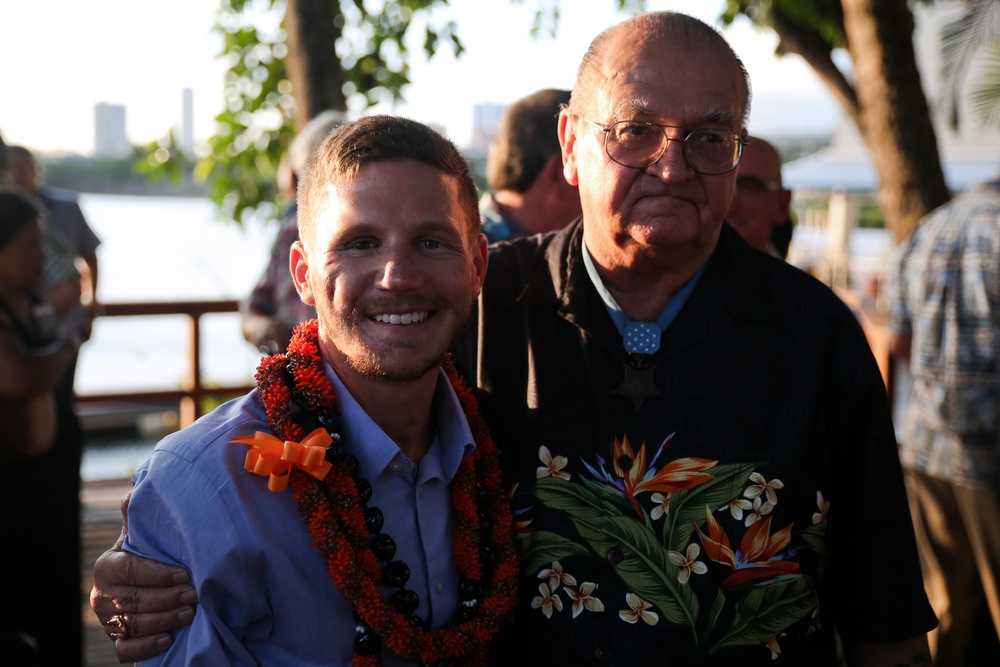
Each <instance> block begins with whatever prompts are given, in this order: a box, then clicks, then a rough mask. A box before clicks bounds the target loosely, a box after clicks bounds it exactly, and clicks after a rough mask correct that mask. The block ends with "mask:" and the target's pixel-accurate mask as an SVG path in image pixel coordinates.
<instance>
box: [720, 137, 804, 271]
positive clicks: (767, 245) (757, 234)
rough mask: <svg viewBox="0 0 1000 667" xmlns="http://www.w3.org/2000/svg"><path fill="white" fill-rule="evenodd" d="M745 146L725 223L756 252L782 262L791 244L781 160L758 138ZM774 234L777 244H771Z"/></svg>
mask: <svg viewBox="0 0 1000 667" xmlns="http://www.w3.org/2000/svg"><path fill="white" fill-rule="evenodd" d="M748 142H749V143H748V144H747V145H746V146H745V147H744V149H743V159H742V161H741V162H740V166H739V167H738V171H737V175H736V196H735V197H733V203H732V204H731V205H730V207H729V213H728V214H727V215H726V222H728V223H729V224H730V225H732V226H733V228H734V229H735V230H736V231H737V232H739V233H740V236H742V237H743V238H744V239H745V240H746V242H747V243H749V244H750V245H751V246H753V247H754V248H756V249H757V250H760V251H762V252H767V253H770V254H772V255H774V256H775V257H778V258H780V259H785V257H787V255H788V245H789V243H791V217H790V214H789V205H790V203H791V201H792V193H791V192H790V191H788V190H786V189H785V187H784V185H782V181H781V156H780V155H779V154H778V151H777V149H776V148H775V147H774V146H772V145H771V144H770V143H768V142H766V141H764V140H763V139H761V138H760V137H749V138H748ZM776 234H777V238H778V239H780V243H779V244H776V243H775V235H776ZM786 236H787V239H786V238H785V237H786Z"/></svg>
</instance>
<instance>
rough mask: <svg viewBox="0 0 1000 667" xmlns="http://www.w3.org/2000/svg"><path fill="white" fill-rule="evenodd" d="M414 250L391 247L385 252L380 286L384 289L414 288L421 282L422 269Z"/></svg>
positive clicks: (379, 281)
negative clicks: (417, 262)
mask: <svg viewBox="0 0 1000 667" xmlns="http://www.w3.org/2000/svg"><path fill="white" fill-rule="evenodd" d="M413 253H414V251H413V250H412V249H405V248H391V249H389V250H388V251H387V252H385V253H384V255H383V256H384V257H385V261H384V262H383V263H382V270H381V272H380V276H379V280H378V286H379V287H380V288H381V289H384V290H393V291H399V290H406V289H412V288H413V287H415V286H417V285H418V284H419V283H420V271H419V269H418V267H417V264H416V262H415V259H416V258H415V257H413Z"/></svg>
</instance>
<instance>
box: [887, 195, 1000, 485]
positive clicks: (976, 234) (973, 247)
mask: <svg viewBox="0 0 1000 667" xmlns="http://www.w3.org/2000/svg"><path fill="white" fill-rule="evenodd" d="M892 327H893V329H894V330H895V331H897V332H900V333H902V334H904V335H909V336H911V338H912V346H911V347H912V352H911V360H910V373H911V375H912V385H911V392H910V397H909V401H908V403H907V412H906V420H905V423H904V434H903V442H902V458H903V463H904V465H906V466H907V467H910V468H913V469H915V470H918V471H920V472H922V473H924V474H926V475H931V476H933V477H938V478H940V479H943V480H946V481H949V482H952V483H955V484H960V485H963V486H970V487H981V488H989V489H996V488H998V484H1000V359H998V357H1000V183H983V184H980V185H978V186H975V187H974V188H972V189H971V190H970V191H968V192H966V193H964V194H962V195H959V196H958V197H956V198H955V199H953V200H952V201H951V202H949V203H948V204H945V205H944V206H942V207H940V208H938V209H937V210H936V211H933V212H932V213H931V214H930V215H929V216H928V217H927V218H925V219H924V220H923V221H922V222H921V223H920V225H919V226H918V227H917V229H916V231H915V232H914V233H913V234H912V236H911V238H910V239H909V240H908V242H906V243H904V244H903V246H902V247H901V251H900V254H899V262H898V263H897V266H896V271H895V278H894V280H893V303H892Z"/></svg>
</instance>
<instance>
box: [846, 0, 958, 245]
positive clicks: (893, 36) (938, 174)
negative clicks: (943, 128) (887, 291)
mask: <svg viewBox="0 0 1000 667" xmlns="http://www.w3.org/2000/svg"><path fill="white" fill-rule="evenodd" d="M841 5H842V7H843V9H844V32H845V35H846V37H847V43H848V49H849V51H850V54H851V59H852V60H853V62H854V72H855V84H854V88H855V92H856V95H857V101H858V126H859V129H860V130H861V135H862V136H863V137H864V139H865V142H866V143H867V144H868V148H869V150H870V151H871V156H872V161H873V163H874V165H875V170H876V172H877V173H878V176H879V179H880V183H879V187H878V196H879V204H880V205H881V208H882V212H883V214H884V215H885V222H886V227H887V228H888V229H889V230H890V231H891V232H892V234H893V236H894V238H895V239H896V241H900V240H902V239H903V238H905V237H906V236H907V235H908V234H909V233H910V231H912V230H913V229H914V228H915V227H916V226H917V223H918V222H919V220H920V218H921V217H923V216H924V215H925V214H927V213H928V212H930V211H931V210H932V209H934V208H936V207H937V206H940V205H941V204H943V203H944V202H946V201H948V199H949V198H950V193H949V191H948V187H947V185H946V183H945V180H944V173H943V171H942V169H941V158H940V155H939V154H938V148H937V138H936V136H935V134H934V127H933V125H932V124H931V120H930V110H929V108H928V105H927V99H926V97H925V96H924V92H923V88H922V86H921V85H920V73H919V71H918V70H917V64H916V58H915V56H914V52H913V16H912V14H911V13H910V10H909V8H908V7H907V2H906V0H841Z"/></svg>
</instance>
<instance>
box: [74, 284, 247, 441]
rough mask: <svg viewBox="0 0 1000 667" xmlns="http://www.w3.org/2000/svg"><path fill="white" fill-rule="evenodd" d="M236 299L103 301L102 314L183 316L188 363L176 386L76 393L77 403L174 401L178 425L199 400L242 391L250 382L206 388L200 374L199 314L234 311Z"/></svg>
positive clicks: (196, 413) (189, 418) (190, 417)
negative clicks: (186, 321) (186, 325)
mask: <svg viewBox="0 0 1000 667" xmlns="http://www.w3.org/2000/svg"><path fill="white" fill-rule="evenodd" d="M239 304H240V302H239V301H237V300H218V301H164V302H150V303H147V302H143V303H106V304H102V306H101V309H102V312H101V317H102V318H103V317H138V316H149V315H186V316H187V318H188V329H187V364H186V367H185V371H184V375H183V377H182V379H181V383H180V387H179V388H177V389H166V390H154V391H134V390H129V391H127V392H107V393H84V394H79V395H77V402H78V403H101V402H114V401H128V402H133V403H163V402H171V403H172V402H176V403H177V405H178V408H179V409H178V414H179V417H180V426H181V428H183V427H185V426H187V425H189V424H190V423H191V422H193V421H194V420H195V419H197V418H198V417H200V416H201V412H202V408H201V405H202V399H203V398H205V397H209V396H218V397H228V396H233V395H236V394H243V393H246V392H248V391H249V390H250V388H251V386H250V385H239V386H214V387H206V386H205V385H204V384H203V383H202V377H201V316H202V315H207V314H209V313H235V312H238V311H239Z"/></svg>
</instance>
